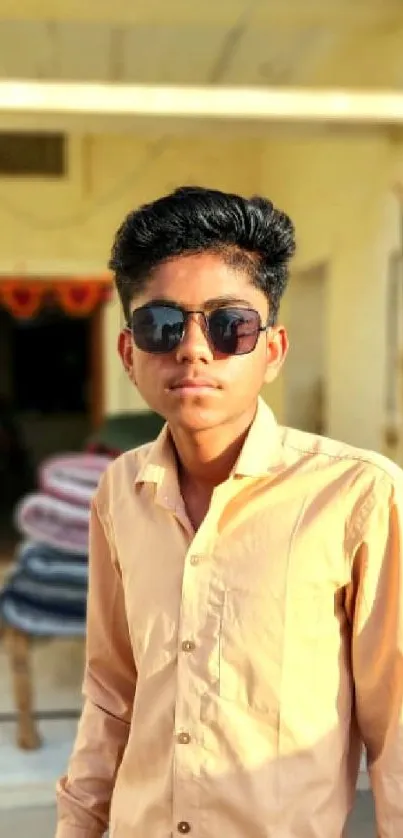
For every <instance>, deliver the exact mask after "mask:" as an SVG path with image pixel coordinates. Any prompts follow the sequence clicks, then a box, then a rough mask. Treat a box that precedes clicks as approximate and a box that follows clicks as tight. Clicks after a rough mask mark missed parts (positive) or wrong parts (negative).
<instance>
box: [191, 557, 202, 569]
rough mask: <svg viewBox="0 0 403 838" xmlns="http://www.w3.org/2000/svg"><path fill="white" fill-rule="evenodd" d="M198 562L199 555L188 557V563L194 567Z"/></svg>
mask: <svg viewBox="0 0 403 838" xmlns="http://www.w3.org/2000/svg"><path fill="white" fill-rule="evenodd" d="M199 562H200V556H191V557H190V564H191V565H193V567H195V566H196V565H197V564H199Z"/></svg>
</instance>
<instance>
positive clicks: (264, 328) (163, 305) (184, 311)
mask: <svg viewBox="0 0 403 838" xmlns="http://www.w3.org/2000/svg"><path fill="white" fill-rule="evenodd" d="M152 308H157V309H162V308H166V309H170V310H171V311H177V312H180V314H181V315H182V316H183V331H182V335H181V337H180V339H179V340H178V342H177V343H176V344H175V346H173V347H172V348H171V349H166V350H162V351H159V350H157V351H152V350H151V351H150V350H145V349H143V348H142V347H141V346H139V345H138V343H137V341H136V338H135V335H134V330H133V318H134V316H135V314H136V313H137V312H139V311H145V310H147V309H152ZM219 311H244V312H249V313H253V314H254V315H256V317H257V322H258V323H259V324H260V325H259V327H258V328H257V329H256V332H251V335H252V334H253V335H255V334H256V340H255V343H254V344H253V346H252V347H251V348H250V349H248V350H247V351H246V352H224V351H223V350H222V349H221V348H220V347H218V346H216V345H215V343H214V340H213V336H212V334H211V330H210V326H209V320H210V317H211V316H212V315H214V314H216V313H217V312H219ZM194 314H200V315H201V316H202V318H203V321H204V326H205V334H206V336H207V337H208V340H209V342H210V344H211V346H212V347H213V348H214V349H215V350H216V351H218V352H221V353H222V354H224V355H250V353H251V352H254V350H255V349H256V346H257V342H258V340H259V335H260V334H261V333H262V332H267V331H268V330H269V329H270V328H271V324H270V322H267V323H266V325H265V326H262V318H261V316H260V314H259V312H258V311H256V309H254V308H249V307H247V306H235V305H232V306H231V305H227V306H218V307H217V308H214V309H212V311H209V312H206V311H204V310H203V309H186V308H182V307H181V306H177V305H175V304H173V303H146V304H145V305H143V306H139V308H136V309H134V311H133V312H132V315H131V322H129V323H127V324H126V329H127V330H128V331H129V332H130V334H131V336H132V338H133V341H134V343H135V344H136V346H137V347H138V349H140V350H141V351H142V352H148V353H149V354H151V355H169V354H170V353H171V352H174V351H175V349H177V348H178V346H180V344H181V343H182V341H183V339H184V337H185V333H186V326H187V323H188V320H189V318H190V317H191V316H192V315H194Z"/></svg>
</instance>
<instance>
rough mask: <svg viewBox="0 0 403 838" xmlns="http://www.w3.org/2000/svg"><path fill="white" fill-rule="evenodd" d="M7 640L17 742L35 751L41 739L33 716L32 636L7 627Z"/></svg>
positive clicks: (25, 748)
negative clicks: (15, 713) (16, 715)
mask: <svg viewBox="0 0 403 838" xmlns="http://www.w3.org/2000/svg"><path fill="white" fill-rule="evenodd" d="M5 641H6V646H7V650H8V656H9V662H10V670H11V676H12V682H13V689H14V700H15V705H16V709H17V713H18V721H17V744H18V747H19V748H23V749H24V750H26V751H33V750H35V749H36V748H39V746H40V744H41V740H40V736H39V734H38V730H37V727H36V723H35V719H34V716H33V697H32V696H33V690H32V673H31V661H30V646H31V641H30V637H29V636H28V635H26V634H23V632H21V631H18V630H17V629H14V628H10V627H7V628H6V634H5Z"/></svg>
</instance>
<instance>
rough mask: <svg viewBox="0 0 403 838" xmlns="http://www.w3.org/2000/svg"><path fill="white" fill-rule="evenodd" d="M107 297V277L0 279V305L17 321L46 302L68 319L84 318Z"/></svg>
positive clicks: (108, 286) (110, 293)
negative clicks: (58, 308) (67, 316)
mask: <svg viewBox="0 0 403 838" xmlns="http://www.w3.org/2000/svg"><path fill="white" fill-rule="evenodd" d="M111 295H112V282H111V280H110V279H109V278H99V277H88V278H83V277H80V278H79V279H75V278H74V279H69V278H67V277H66V278H65V277H53V278H49V279H39V278H38V279H36V278H34V277H24V278H20V279H17V278H8V277H7V278H6V277H3V278H2V279H1V278H0V305H3V306H5V307H6V308H7V309H8V310H9V311H10V312H11V314H12V315H13V316H14V317H17V318H31V317H35V315H36V314H38V312H39V311H40V309H41V308H42V307H43V306H44V305H45V304H47V303H53V304H55V305H58V306H59V307H60V308H61V309H62V310H63V311H65V312H66V314H68V315H70V316H72V317H87V316H88V315H90V314H91V313H92V312H93V311H94V310H95V309H96V308H97V306H98V305H100V304H101V303H103V302H107V301H108V300H109V299H110V298H111Z"/></svg>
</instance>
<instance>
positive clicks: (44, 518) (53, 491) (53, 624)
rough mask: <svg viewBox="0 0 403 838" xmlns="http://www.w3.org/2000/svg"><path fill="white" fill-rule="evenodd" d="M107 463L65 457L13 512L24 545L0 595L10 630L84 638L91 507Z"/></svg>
mask: <svg viewBox="0 0 403 838" xmlns="http://www.w3.org/2000/svg"><path fill="white" fill-rule="evenodd" d="M110 461H111V458H110V457H107V456H100V455H97V454H90V453H84V454H69V455H64V456H61V457H53V458H51V459H49V460H47V461H46V462H45V463H43V465H42V466H41V467H40V469H39V475H38V482H39V489H40V491H39V492H37V493H36V494H30V495H28V496H27V497H25V498H24V499H23V500H22V501H21V502H20V503H19V504H18V506H17V509H16V512H15V519H16V526H17V529H18V530H19V532H20V533H21V535H22V536H23V538H24V540H23V542H22V544H21V546H20V548H19V549H18V551H17V555H16V564H15V567H14V569H13V571H12V573H11V575H10V576H9V578H8V580H7V582H6V585H5V587H4V589H3V590H2V591H1V592H0V617H2V618H3V620H4V621H5V622H6V623H8V624H9V625H12V626H14V627H15V628H18V629H20V630H21V631H24V632H26V633H29V634H32V635H36V636H42V637H50V636H77V635H82V634H84V632H85V616H86V599H87V582H88V523H89V507H90V502H91V498H92V496H93V494H94V492H95V490H96V487H97V485H98V482H99V479H100V477H101V475H102V473H103V472H104V471H105V469H106V467H107V466H108V464H109V462H110Z"/></svg>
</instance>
